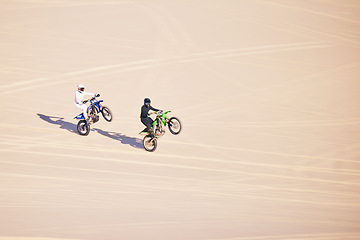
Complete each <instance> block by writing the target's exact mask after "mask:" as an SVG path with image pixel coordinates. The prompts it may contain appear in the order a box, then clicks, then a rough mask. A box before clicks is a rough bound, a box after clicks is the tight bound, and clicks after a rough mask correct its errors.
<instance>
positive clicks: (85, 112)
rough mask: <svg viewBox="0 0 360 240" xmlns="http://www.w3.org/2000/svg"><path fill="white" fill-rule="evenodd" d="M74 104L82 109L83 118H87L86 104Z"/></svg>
mask: <svg viewBox="0 0 360 240" xmlns="http://www.w3.org/2000/svg"><path fill="white" fill-rule="evenodd" d="M75 106H76V107H77V108H78V109H80V110H82V111H83V113H84V118H85V119H88V114H87V111H88V106H86V104H75Z"/></svg>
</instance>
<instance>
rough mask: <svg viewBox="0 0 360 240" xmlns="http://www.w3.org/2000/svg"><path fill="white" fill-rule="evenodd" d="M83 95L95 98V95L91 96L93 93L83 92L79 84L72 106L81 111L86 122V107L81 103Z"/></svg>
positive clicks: (82, 86) (83, 87) (82, 87)
mask: <svg viewBox="0 0 360 240" xmlns="http://www.w3.org/2000/svg"><path fill="white" fill-rule="evenodd" d="M85 95H92V96H95V94H93V93H89V92H85V86H84V85H82V84H79V85H78V86H77V91H76V92H75V102H74V104H75V107H77V108H78V109H81V110H83V112H84V118H85V119H86V120H88V115H87V111H88V106H87V105H86V104H85V103H84V102H83V101H84V97H85Z"/></svg>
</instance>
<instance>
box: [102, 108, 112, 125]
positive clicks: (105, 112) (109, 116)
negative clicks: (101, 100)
mask: <svg viewBox="0 0 360 240" xmlns="http://www.w3.org/2000/svg"><path fill="white" fill-rule="evenodd" d="M101 114H102V115H103V117H104V119H105V120H106V121H108V122H111V120H112V113H111V111H110V109H109V108H108V107H105V106H104V107H102V108H101Z"/></svg>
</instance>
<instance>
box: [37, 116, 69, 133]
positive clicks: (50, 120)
mask: <svg viewBox="0 0 360 240" xmlns="http://www.w3.org/2000/svg"><path fill="white" fill-rule="evenodd" d="M37 115H38V116H39V118H41V119H42V120H44V121H45V122H48V123H51V124H55V125H59V126H60V128H61V129H66V130H68V131H69V132H72V133H76V125H75V124H73V123H70V122H66V121H64V120H63V119H64V118H62V117H55V116H47V115H44V114H40V113H38V114H37Z"/></svg>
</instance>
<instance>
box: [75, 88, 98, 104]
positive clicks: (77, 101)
mask: <svg viewBox="0 0 360 240" xmlns="http://www.w3.org/2000/svg"><path fill="white" fill-rule="evenodd" d="M85 95H92V96H94V94H93V93H89V92H85V91H83V92H80V91H76V92H75V104H80V105H81V104H83V100H84V97H85Z"/></svg>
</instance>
